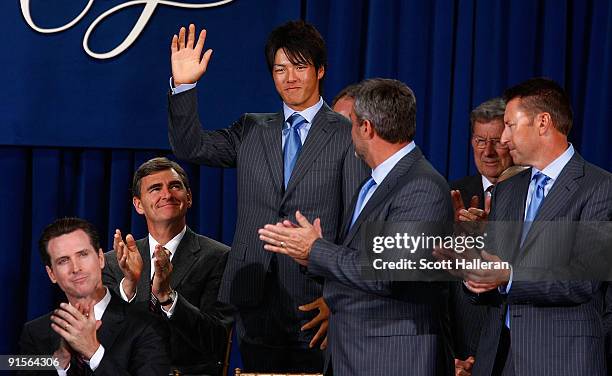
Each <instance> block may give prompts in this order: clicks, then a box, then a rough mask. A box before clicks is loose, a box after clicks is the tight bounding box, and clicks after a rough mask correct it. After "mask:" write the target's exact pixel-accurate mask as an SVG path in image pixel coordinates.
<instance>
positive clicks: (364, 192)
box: [349, 177, 376, 229]
mask: <svg viewBox="0 0 612 376" xmlns="http://www.w3.org/2000/svg"><path fill="white" fill-rule="evenodd" d="M375 186H376V181H375V180H374V178H373V177H370V178H369V179H368V180H367V181H366V182H365V184H364V185H363V186H362V187H361V190H360V191H359V197H357V203H356V204H355V211H354V212H353V218H352V219H351V226H350V227H349V229H350V228H351V227H353V225H354V224H355V221H356V220H357V218H359V214H360V213H361V211H362V210H363V207H364V206H365V204H366V202H365V199H366V197H367V196H368V193H369V192H370V190H372V188H374V187H375Z"/></svg>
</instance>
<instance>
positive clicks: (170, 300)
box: [159, 290, 176, 306]
mask: <svg viewBox="0 0 612 376" xmlns="http://www.w3.org/2000/svg"><path fill="white" fill-rule="evenodd" d="M175 300H176V291H175V290H170V293H169V294H168V299H167V300H164V301H163V302H159V305H161V306H167V305H169V304H172V303H174V301H175Z"/></svg>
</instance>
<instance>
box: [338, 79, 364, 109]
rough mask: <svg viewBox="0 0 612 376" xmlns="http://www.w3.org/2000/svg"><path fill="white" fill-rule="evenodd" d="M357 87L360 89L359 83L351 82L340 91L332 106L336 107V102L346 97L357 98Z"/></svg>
mask: <svg viewBox="0 0 612 376" xmlns="http://www.w3.org/2000/svg"><path fill="white" fill-rule="evenodd" d="M357 89H359V84H351V85H349V86H347V87H345V88H344V89H342V90H340V92H339V93H338V94H336V96H335V97H334V100H333V101H332V107H334V106H335V105H336V103H337V102H338V101H339V100H340V99H342V98H344V97H348V98H351V99H355V93H357Z"/></svg>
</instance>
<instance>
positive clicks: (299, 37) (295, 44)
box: [265, 20, 327, 94]
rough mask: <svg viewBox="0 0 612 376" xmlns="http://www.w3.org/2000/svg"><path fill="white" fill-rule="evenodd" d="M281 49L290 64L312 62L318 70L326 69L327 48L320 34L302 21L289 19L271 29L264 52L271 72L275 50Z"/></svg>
mask: <svg viewBox="0 0 612 376" xmlns="http://www.w3.org/2000/svg"><path fill="white" fill-rule="evenodd" d="M281 48H282V49H283V50H284V51H285V54H287V58H288V59H289V61H290V62H291V63H292V64H296V65H297V64H312V65H313V66H314V67H315V70H316V71H317V72H318V71H319V68H320V67H323V69H325V70H327V48H326V47H325V41H324V40H323V37H321V34H319V32H318V31H317V29H315V27H314V26H312V25H311V24H309V23H307V22H304V21H301V20H299V21H289V22H287V23H285V24H283V25H281V26H279V27H277V28H276V29H274V30H272V32H271V33H270V36H268V41H267V42H266V48H265V54H266V61H267V63H268V70H269V71H270V73H272V69H273V67H274V57H275V56H276V51H278V50H279V49H281ZM324 78H325V75H323V78H321V79H320V80H319V93H320V94H321V93H323V79H324Z"/></svg>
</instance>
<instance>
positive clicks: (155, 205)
mask: <svg viewBox="0 0 612 376" xmlns="http://www.w3.org/2000/svg"><path fill="white" fill-rule="evenodd" d="M132 194H133V198H132V201H133V204H134V208H135V209H136V211H137V212H138V213H139V214H141V215H143V216H144V218H145V220H146V222H147V229H148V231H149V236H148V237H146V238H143V239H140V240H138V241H135V240H134V238H133V236H132V235H131V234H128V235H127V236H126V237H125V239H123V237H122V234H121V232H120V231H119V230H116V232H115V236H114V243H113V248H114V250H113V251H111V252H108V253H107V254H106V255H105V256H106V263H107V267H106V268H105V269H104V281H105V283H106V284H107V285H108V286H109V287H110V288H111V289H113V290H114V291H116V292H117V294H120V295H121V297H122V298H123V299H124V300H126V301H128V302H147V303H148V304H149V306H150V309H151V310H152V311H154V312H157V313H158V314H159V315H160V316H161V317H164V318H165V319H167V322H168V324H169V327H170V334H171V337H170V341H169V343H170V349H171V351H172V358H171V361H172V368H173V370H178V371H180V372H181V373H198V374H202V373H204V374H209V375H218V374H220V373H221V372H222V369H223V359H224V356H225V349H226V345H227V337H228V331H229V328H230V326H231V323H232V313H233V312H232V310H231V308H230V307H228V306H227V305H225V304H221V303H218V302H217V294H218V292H219V284H220V282H221V276H222V275H223V270H224V268H225V263H226V260H227V254H228V247H227V246H226V245H224V244H221V243H219V242H217V241H215V240H212V239H209V238H207V237H205V236H202V235H199V234H196V233H195V232H193V231H192V230H191V229H190V228H189V227H188V226H187V224H186V215H187V210H188V209H189V208H190V207H191V205H192V196H191V188H190V186H189V179H188V177H187V174H186V173H185V171H184V170H183V168H182V167H181V166H180V165H179V164H178V163H176V162H174V161H171V160H169V159H167V158H153V159H151V160H149V161H147V162H145V163H143V164H142V165H141V166H140V167H139V168H138V169H137V170H136V172H135V173H134V178H133V181H132Z"/></svg>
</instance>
